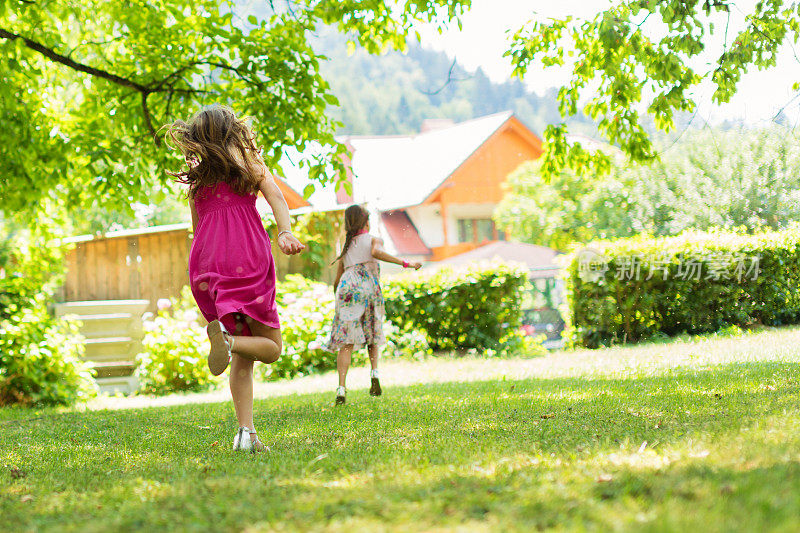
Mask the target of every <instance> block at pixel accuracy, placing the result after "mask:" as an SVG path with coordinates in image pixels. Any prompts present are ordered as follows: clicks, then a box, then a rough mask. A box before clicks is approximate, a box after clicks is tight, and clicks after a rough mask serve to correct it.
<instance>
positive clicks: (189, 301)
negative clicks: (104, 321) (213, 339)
mask: <svg viewBox="0 0 800 533" xmlns="http://www.w3.org/2000/svg"><path fill="white" fill-rule="evenodd" d="M158 307H159V309H158V313H157V314H156V316H155V317H154V318H152V319H149V320H145V322H144V329H145V334H144V338H143V339H142V346H143V349H144V350H143V351H142V353H140V354H139V355H138V356H137V357H136V361H137V368H136V376H137V378H138V379H139V384H140V389H139V392H141V393H144V394H167V393H170V392H180V391H204V390H209V389H212V388H214V387H216V386H218V385H219V383H220V382H221V378H218V377H215V376H213V375H212V374H211V371H210V370H209V369H208V364H207V362H206V356H207V355H208V350H209V344H208V336H207V335H206V331H205V328H204V327H203V326H202V325H201V323H200V320H201V317H200V314H199V312H198V311H197V309H196V306H195V303H194V299H193V297H192V293H191V291H190V290H189V287H184V289H183V292H182V294H181V298H177V299H173V300H166V299H164V300H159V301H158Z"/></svg>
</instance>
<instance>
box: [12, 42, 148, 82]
mask: <svg viewBox="0 0 800 533" xmlns="http://www.w3.org/2000/svg"><path fill="white" fill-rule="evenodd" d="M0 38H2V39H9V40H12V41H15V40H17V39H21V40H22V42H23V43H25V46H27V47H28V48H30V49H31V50H35V51H36V52H39V53H40V54H42V55H43V56H45V57H46V58H48V59H51V60H53V61H55V62H56V63H61V64H62V65H65V66H67V67H69V68H71V69H73V70H77V71H78V72H84V73H86V74H90V75H92V76H95V77H98V78H102V79H104V80H108V81H110V82H112V83H116V84H117V85H121V86H123V87H129V88H131V89H134V90H137V91H139V92H140V93H144V94H147V93H150V92H152V91H151V90H150V89H148V88H147V87H145V86H144V85H142V84H141V83H136V82H135V81H133V80H129V79H127V78H123V77H122V76H117V75H116V74H112V73H110V72H107V71H105V70H100V69H97V68H94V67H90V66H89V65H84V64H83V63H78V62H77V61H74V60H72V59H70V58H68V57H67V56H65V55H61V54H59V53H58V52H56V51H55V50H51V49H50V48H47V47H46V46H44V45H42V44H41V43H37V42H36V41H32V40H31V39H28V38H27V37H23V36H21V35H17V34H16V33H11V32H10V31H8V30H4V29H3V28H0Z"/></svg>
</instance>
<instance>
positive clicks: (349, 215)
mask: <svg viewBox="0 0 800 533" xmlns="http://www.w3.org/2000/svg"><path fill="white" fill-rule="evenodd" d="M368 222H369V211H367V210H366V209H364V208H363V207H361V206H360V205H358V204H356V205H351V206H350V207H348V208H347V209H345V210H344V233H345V237H344V246H342V253H340V254H339V257H337V258H336V259H334V260H333V263H335V262H336V261H338V260H339V259H341V258H342V257H344V254H346V253H347V250H348V248H350V243H352V242H353V239H354V238H355V236H356V235H358V232H359V231H361V230H362V229H364V228H365V227H366V225H367V223H368ZM333 263H331V264H333Z"/></svg>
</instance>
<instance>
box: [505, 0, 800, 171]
mask: <svg viewBox="0 0 800 533" xmlns="http://www.w3.org/2000/svg"><path fill="white" fill-rule="evenodd" d="M732 14H735V15H737V17H736V18H738V16H739V15H742V16H743V17H744V22H743V23H742V24H737V25H735V27H734V25H732V24H731V15H732ZM798 36H800V5H798V3H797V2H789V1H785V0H760V1H758V2H756V3H755V6H754V8H753V9H752V11H750V12H748V13H744V12H742V9H741V8H740V7H739V6H738V5H737V4H736V3H735V2H733V1H732V0H625V1H623V2H619V3H616V4H615V5H613V6H612V7H610V8H608V9H606V10H604V11H601V12H599V13H598V14H597V15H596V16H595V17H594V18H592V19H590V20H582V19H576V18H573V17H566V18H564V19H558V20H552V19H551V20H538V19H534V20H532V21H531V22H530V23H528V24H526V25H525V26H524V27H523V28H521V29H520V30H519V31H517V33H516V34H515V35H514V38H513V43H512V46H511V49H510V50H509V51H508V53H507V55H508V56H509V57H510V58H511V60H512V63H513V64H514V66H515V73H516V75H518V76H524V75H525V74H526V73H527V72H528V71H529V70H530V69H531V68H532V67H536V68H538V67H539V66H540V65H541V66H543V67H544V68H548V67H561V68H568V69H570V70H571V78H570V80H569V82H568V83H567V84H566V85H565V86H564V87H562V88H561V90H560V91H559V95H558V99H559V105H560V109H561V114H562V116H565V117H566V116H570V115H574V114H576V113H577V112H578V111H579V109H580V108H581V107H582V110H583V112H584V113H586V114H587V115H588V116H590V117H592V118H593V119H595V120H596V121H597V123H598V127H599V130H600V132H601V133H602V135H603V136H605V137H606V139H607V140H608V141H609V142H610V143H611V144H613V145H615V146H618V147H620V148H621V149H622V150H623V152H624V153H625V154H627V155H628V156H629V157H630V159H631V160H633V161H635V162H644V163H649V162H652V161H654V160H655V159H657V157H658V153H657V152H656V150H655V149H654V146H653V143H652V141H651V139H650V137H649V135H648V133H647V131H646V130H645V128H644V126H643V122H644V120H643V117H645V116H650V117H652V119H653V120H654V122H655V125H656V126H657V127H658V128H660V129H661V130H664V131H668V130H670V129H671V128H672V127H673V126H674V120H675V114H676V113H678V112H691V111H694V110H695V109H696V106H697V102H696V100H695V98H696V96H695V93H694V92H693V91H694V90H695V89H696V88H697V86H698V85H699V84H700V83H701V82H703V81H704V80H710V81H711V83H712V84H713V86H714V88H715V92H714V94H713V97H712V100H713V102H714V103H725V102H728V101H729V100H730V98H731V97H732V96H733V95H734V94H735V93H736V90H737V84H738V83H739V81H740V80H741V78H742V75H743V74H744V73H745V72H747V71H748V70H749V69H750V68H752V67H755V68H757V69H766V68H770V67H772V66H774V65H775V64H776V61H777V54H778V51H779V50H780V48H781V46H782V45H784V44H786V43H796V42H797V40H798ZM706 59H707V60H706ZM708 62H710V63H711V68H710V69H709V70H707V71H705V72H703V71H700V70H699V69H698V68H695V67H694V66H693V65H704V64H706V63H708ZM545 140H546V141H547V144H548V148H547V150H546V152H545V156H544V160H543V166H542V172H543V174H544V175H545V176H553V175H555V174H557V173H558V171H559V170H560V169H562V168H564V167H565V166H569V167H572V168H573V169H576V170H578V171H581V172H591V171H598V170H600V171H602V170H607V169H608V168H609V166H610V164H611V161H610V159H609V158H608V157H607V156H606V154H604V153H603V152H602V151H590V150H587V149H586V147H584V146H581V145H580V143H577V144H572V145H570V144H568V143H567V142H566V127H565V124H564V123H560V124H552V125H551V126H549V127H548V128H547V130H546V131H545Z"/></svg>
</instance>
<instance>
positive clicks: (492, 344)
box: [384, 262, 529, 355]
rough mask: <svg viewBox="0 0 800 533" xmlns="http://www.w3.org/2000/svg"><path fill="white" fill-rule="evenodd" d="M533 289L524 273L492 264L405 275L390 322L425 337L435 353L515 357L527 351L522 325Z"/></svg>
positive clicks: (390, 296) (389, 303) (389, 291)
mask: <svg viewBox="0 0 800 533" xmlns="http://www.w3.org/2000/svg"><path fill="white" fill-rule="evenodd" d="M528 288H529V281H528V273H527V272H526V271H525V270H524V269H522V268H520V267H516V266H513V265H508V264H504V263H497V262H486V263H480V264H475V265H472V266H469V267H467V268H464V269H460V270H453V269H450V268H442V269H440V270H437V271H435V272H427V271H419V272H411V273H404V274H400V275H398V276H397V277H395V278H393V279H392V280H390V281H389V282H387V283H385V284H384V295H385V296H386V312H387V316H388V318H389V320H391V321H392V322H394V323H395V324H396V325H397V327H398V328H399V329H400V331H413V330H419V331H422V332H423V333H424V334H425V337H426V339H427V341H428V343H429V344H430V346H431V348H432V349H434V350H452V349H458V350H469V349H475V350H481V351H484V350H493V351H513V350H516V349H520V348H525V347H527V346H526V344H527V342H528V341H526V340H525V336H524V335H523V334H522V332H521V331H520V325H521V318H522V309H521V303H522V300H523V298H524V296H525V292H526V291H527V290H528ZM490 355H491V353H490Z"/></svg>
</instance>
